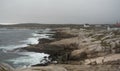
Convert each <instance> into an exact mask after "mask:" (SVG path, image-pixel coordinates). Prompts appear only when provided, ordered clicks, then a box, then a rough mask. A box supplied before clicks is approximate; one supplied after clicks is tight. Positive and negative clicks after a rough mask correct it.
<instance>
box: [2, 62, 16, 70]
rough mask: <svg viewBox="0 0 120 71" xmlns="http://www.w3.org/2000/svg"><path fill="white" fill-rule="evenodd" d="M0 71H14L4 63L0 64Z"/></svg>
mask: <svg viewBox="0 0 120 71" xmlns="http://www.w3.org/2000/svg"><path fill="white" fill-rule="evenodd" d="M0 71H14V69H13V68H12V67H11V66H10V65H8V64H5V63H0Z"/></svg>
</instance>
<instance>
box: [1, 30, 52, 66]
mask: <svg viewBox="0 0 120 71" xmlns="http://www.w3.org/2000/svg"><path fill="white" fill-rule="evenodd" d="M49 32H50V29H39V30H38V29H37V30H36V29H32V30H31V29H0V63H8V64H10V65H11V66H13V67H15V68H17V67H19V68H20V67H28V66H31V65H35V64H38V63H40V60H42V59H43V57H44V56H49V54H44V53H36V52H27V51H22V52H19V51H14V52H13V50H14V49H16V48H22V47H26V46H28V44H38V43H39V41H38V39H41V38H48V39H49V38H50V37H49V35H52V34H47V33H49ZM38 33H43V34H38Z"/></svg>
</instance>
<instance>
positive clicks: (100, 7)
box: [0, 0, 120, 24]
mask: <svg viewBox="0 0 120 71" xmlns="http://www.w3.org/2000/svg"><path fill="white" fill-rule="evenodd" d="M117 21H118V22H119V21H120V0H0V23H1V24H15V23H42V24H43V23H47V24H84V23H90V24H112V23H115V22H117Z"/></svg>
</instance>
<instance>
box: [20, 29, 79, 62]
mask: <svg viewBox="0 0 120 71" xmlns="http://www.w3.org/2000/svg"><path fill="white" fill-rule="evenodd" d="M75 36H76V35H71V34H69V33H65V32H62V31H58V30H56V33H54V35H53V36H51V38H53V39H48V38H43V39H39V44H37V45H31V46H28V47H24V48H21V49H23V50H27V51H31V52H40V53H46V54H50V57H51V58H52V60H57V61H60V63H61V61H62V62H63V61H67V60H69V59H70V57H69V56H70V53H71V51H72V50H75V49H77V44H70V45H64V44H63V45H62V44H60V45H59V44H50V43H51V42H55V41H58V40H61V39H65V38H71V37H75ZM75 45H76V47H75Z"/></svg>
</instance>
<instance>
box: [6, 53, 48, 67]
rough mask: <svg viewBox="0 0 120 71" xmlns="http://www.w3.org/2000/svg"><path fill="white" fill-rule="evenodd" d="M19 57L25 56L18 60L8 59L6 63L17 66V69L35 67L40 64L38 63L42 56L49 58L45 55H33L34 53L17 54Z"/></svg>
mask: <svg viewBox="0 0 120 71" xmlns="http://www.w3.org/2000/svg"><path fill="white" fill-rule="evenodd" d="M19 54H20V55H26V56H22V57H19V58H14V59H9V60H7V61H9V62H12V63H13V64H14V65H18V67H21V66H22V65H21V64H23V65H24V66H22V67H28V66H31V65H35V64H38V63H40V61H41V60H42V59H43V57H44V56H47V57H48V56H49V55H48V54H45V53H35V52H22V53H19ZM20 65H21V66H20Z"/></svg>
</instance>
